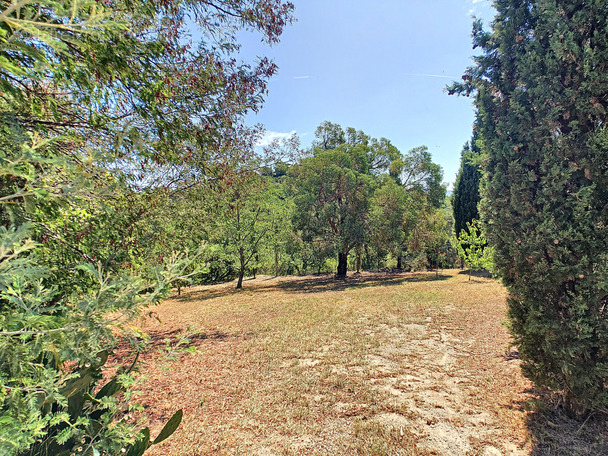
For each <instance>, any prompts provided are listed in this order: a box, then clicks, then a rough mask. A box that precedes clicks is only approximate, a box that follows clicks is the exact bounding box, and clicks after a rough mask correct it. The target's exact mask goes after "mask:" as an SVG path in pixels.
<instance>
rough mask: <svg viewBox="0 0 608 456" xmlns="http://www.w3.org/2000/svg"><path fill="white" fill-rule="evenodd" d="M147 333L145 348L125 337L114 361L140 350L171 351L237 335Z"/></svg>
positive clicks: (121, 361) (113, 357) (164, 331)
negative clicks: (138, 346) (137, 345)
mask: <svg viewBox="0 0 608 456" xmlns="http://www.w3.org/2000/svg"><path fill="white" fill-rule="evenodd" d="M146 334H147V335H148V336H149V339H148V340H147V341H146V343H145V345H144V346H143V348H142V347H140V348H137V347H136V346H135V345H134V344H131V343H129V341H128V340H126V339H123V340H122V341H121V342H120V343H119V344H118V346H117V347H116V348H115V349H114V351H113V354H112V359H113V360H114V363H116V364H123V363H124V362H125V361H126V360H129V359H131V358H133V357H135V356H136V355H137V353H138V352H139V353H140V354H146V353H147V354H149V353H163V352H171V351H173V350H175V349H176V348H179V349H183V348H185V347H197V346H199V345H201V344H202V343H203V342H204V341H207V340H213V341H221V340H225V339H228V338H230V337H236V336H235V335H230V334H226V333H222V332H218V331H215V332H192V333H188V332H187V331H184V330H182V329H173V330H150V331H147V333H146ZM140 342H141V340H140Z"/></svg>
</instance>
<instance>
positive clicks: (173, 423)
mask: <svg viewBox="0 0 608 456" xmlns="http://www.w3.org/2000/svg"><path fill="white" fill-rule="evenodd" d="M182 415H183V412H182V410H181V409H179V410H178V411H177V412H175V413H174V414H173V416H172V417H171V418H170V419H169V421H167V424H165V427H164V428H163V430H162V431H160V434H158V437H156V438H155V439H154V442H152V444H153V445H156V444H157V443H160V442H162V441H163V440H165V439H166V438H168V437H170V436H171V434H173V433H174V432H175V430H176V429H177V428H178V427H179V425H180V423H181V422H182Z"/></svg>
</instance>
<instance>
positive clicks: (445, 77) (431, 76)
mask: <svg viewBox="0 0 608 456" xmlns="http://www.w3.org/2000/svg"><path fill="white" fill-rule="evenodd" d="M404 76H421V77H426V78H444V79H459V78H458V76H448V75H445V74H428V73H404Z"/></svg>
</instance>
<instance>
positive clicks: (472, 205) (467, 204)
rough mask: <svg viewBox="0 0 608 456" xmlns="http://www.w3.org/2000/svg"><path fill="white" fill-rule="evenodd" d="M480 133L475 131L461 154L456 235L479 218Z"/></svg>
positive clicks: (454, 202)
mask: <svg viewBox="0 0 608 456" xmlns="http://www.w3.org/2000/svg"><path fill="white" fill-rule="evenodd" d="M478 136H479V134H478V133H477V130H475V131H474V132H473V137H472V139H471V142H470V143H466V144H465V145H464V148H463V149H462V152H461V154H460V168H459V169H458V174H457V175H456V182H455V183H454V195H453V198H452V207H453V210H454V231H455V232H456V237H459V236H460V232H461V231H462V230H466V229H467V223H471V222H472V221H473V220H478V219H479V211H478V210H477V205H478V204H479V200H480V195H479V181H480V180H481V172H480V169H479V165H478V163H477V161H478V158H479V156H480V150H479V147H478V146H477V139H478Z"/></svg>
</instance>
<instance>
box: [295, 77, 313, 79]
mask: <svg viewBox="0 0 608 456" xmlns="http://www.w3.org/2000/svg"><path fill="white" fill-rule="evenodd" d="M294 79H310V76H294Z"/></svg>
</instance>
